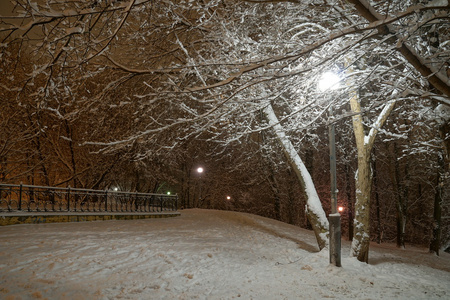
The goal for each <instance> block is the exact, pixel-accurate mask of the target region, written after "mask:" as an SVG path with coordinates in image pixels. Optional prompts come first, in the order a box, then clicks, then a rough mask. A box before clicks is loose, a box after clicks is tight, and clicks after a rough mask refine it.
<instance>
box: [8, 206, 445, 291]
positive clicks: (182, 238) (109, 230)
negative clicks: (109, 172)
mask: <svg viewBox="0 0 450 300" xmlns="http://www.w3.org/2000/svg"><path fill="white" fill-rule="evenodd" d="M0 238H1V243H0V299H39V298H48V299H237V298H241V299H325V298H335V299H347V298H353V299H449V298H450V255H449V254H447V253H443V254H442V256H440V257H438V256H435V255H431V254H428V253H427V251H426V249H418V248H407V249H406V250H399V249H396V248H395V247H392V246H390V245H381V246H378V245H371V247H372V248H371V254H370V255H371V257H370V261H371V264H369V265H366V264H363V263H360V262H358V261H356V260H355V259H354V258H349V257H348V253H349V247H350V244H349V243H348V242H346V241H343V248H344V249H343V259H342V265H343V267H342V268H336V267H334V266H331V265H329V263H328V252H327V251H322V252H317V247H316V242H315V239H314V235H313V233H312V232H310V231H307V230H303V229H299V228H297V227H295V226H291V225H288V224H284V223H281V222H277V221H274V220H270V219H266V218H262V217H258V216H254V215H249V214H242V213H235V212H225V211H213V210H184V211H182V214H181V216H180V217H176V218H167V219H147V220H133V221H103V222H102V221H99V222H84V223H60V224H39V225H14V226H3V227H1V228H0Z"/></svg>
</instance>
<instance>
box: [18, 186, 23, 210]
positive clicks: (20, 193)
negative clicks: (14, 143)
mask: <svg viewBox="0 0 450 300" xmlns="http://www.w3.org/2000/svg"><path fill="white" fill-rule="evenodd" d="M22 188H23V187H22V183H21V184H20V188H19V210H22Z"/></svg>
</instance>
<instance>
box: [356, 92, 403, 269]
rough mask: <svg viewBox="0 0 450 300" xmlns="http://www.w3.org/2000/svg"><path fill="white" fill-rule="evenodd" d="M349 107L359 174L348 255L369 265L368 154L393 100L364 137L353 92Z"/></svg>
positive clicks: (369, 168)
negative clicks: (351, 114)
mask: <svg viewBox="0 0 450 300" xmlns="http://www.w3.org/2000/svg"><path fill="white" fill-rule="evenodd" d="M350 106H351V109H352V112H354V113H356V114H355V115H354V116H353V117H352V121H353V132H354V134H355V139H356V147H357V151H358V171H357V173H356V183H355V185H356V202H355V220H354V225H353V226H354V230H353V241H352V247H351V256H353V257H356V258H357V259H358V260H359V261H362V262H368V261H369V244H370V194H371V190H372V169H371V166H370V155H371V152H372V148H373V144H374V141H375V137H376V135H377V133H378V129H379V128H380V127H381V126H383V124H384V122H385V121H386V119H387V118H388V116H389V114H390V113H391V111H392V109H393V108H394V106H395V100H391V101H389V102H387V103H386V105H385V107H384V109H383V111H382V112H381V113H380V115H379V116H378V119H377V120H376V122H375V123H374V125H373V127H372V128H371V129H370V132H369V134H368V135H367V136H366V134H365V132H364V125H363V123H362V120H361V118H362V117H361V105H360V103H359V98H358V95H357V93H356V92H354V94H353V95H352V97H351V98H350Z"/></svg>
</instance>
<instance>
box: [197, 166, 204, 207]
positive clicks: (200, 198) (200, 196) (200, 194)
mask: <svg viewBox="0 0 450 300" xmlns="http://www.w3.org/2000/svg"><path fill="white" fill-rule="evenodd" d="M203 171H204V170H203V168H202V167H199V168H197V173H198V174H199V176H200V184H199V194H198V204H199V205H200V202H201V201H202V173H203Z"/></svg>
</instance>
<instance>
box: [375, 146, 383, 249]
mask: <svg viewBox="0 0 450 300" xmlns="http://www.w3.org/2000/svg"><path fill="white" fill-rule="evenodd" d="M373 156H374V157H376V154H375V149H374V151H373ZM373 187H374V189H375V205H376V207H377V243H378V244H381V240H382V231H381V214H380V195H379V193H378V173H377V162H376V161H375V160H374V162H373Z"/></svg>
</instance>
